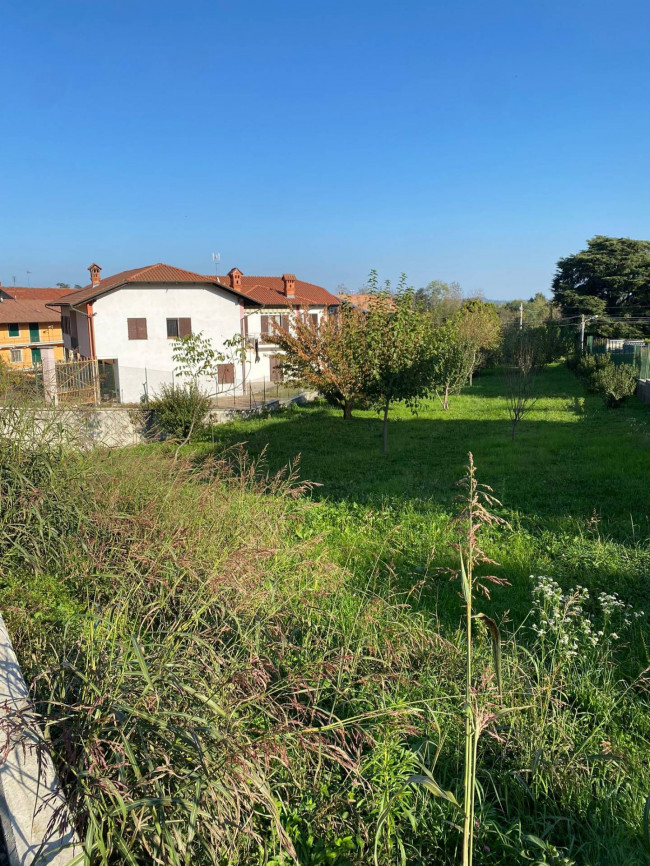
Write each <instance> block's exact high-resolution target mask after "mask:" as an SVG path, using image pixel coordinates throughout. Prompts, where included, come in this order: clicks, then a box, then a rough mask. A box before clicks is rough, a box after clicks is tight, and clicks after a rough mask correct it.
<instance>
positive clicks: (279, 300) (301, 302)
mask: <svg viewBox="0 0 650 866" xmlns="http://www.w3.org/2000/svg"><path fill="white" fill-rule="evenodd" d="M223 281H224V282H225V283H226V285H229V284H230V277H224V278H223ZM241 292H242V294H244V295H246V297H248V298H250V299H251V300H252V301H256V302H257V303H258V304H263V305H264V306H265V307H292V306H301V307H306V306H318V307H331V306H338V304H339V303H340V301H339V299H338V298H337V297H336V295H333V294H332V293H331V292H328V291H327V289H324V288H323V287H322V286H316V285H314V283H306V282H305V281H304V280H296V288H295V297H294V298H287V296H286V295H285V293H284V280H283V279H282V277H248V276H242V277H241Z"/></svg>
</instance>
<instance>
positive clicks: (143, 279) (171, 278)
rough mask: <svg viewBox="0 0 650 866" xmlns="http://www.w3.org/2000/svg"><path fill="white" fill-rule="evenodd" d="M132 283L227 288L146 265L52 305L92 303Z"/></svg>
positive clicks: (201, 277)
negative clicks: (113, 290) (199, 285)
mask: <svg viewBox="0 0 650 866" xmlns="http://www.w3.org/2000/svg"><path fill="white" fill-rule="evenodd" d="M133 283H204V284H205V283H212V284H214V285H221V286H223V288H229V287H228V286H227V285H225V284H223V283H220V282H218V281H217V279H216V278H215V277H211V276H206V275H205V274H196V273H194V272H193V271H185V270H183V269H182V268H175V267H172V265H165V264H163V262H158V263H157V264H155V265H147V266H146V267H144V268H133V269H132V270H129V271H120V273H119V274H113V275H112V276H110V277H105V278H104V279H103V280H101V281H100V282H99V283H98V284H97V285H96V286H93V285H92V284H90V285H88V286H84V288H83V289H78V290H77V291H76V292H68V293H67V294H66V295H64V296H63V297H62V298H60V299H57V300H56V301H55V302H54V303H56V305H57V306H61V305H67V304H83V303H85V302H86V301H92V300H93V299H94V298H97V297H99V295H103V294H105V293H106V292H110V291H111V289H116V288H117V287H118V286H123V285H131V284H133ZM229 291H233V289H229Z"/></svg>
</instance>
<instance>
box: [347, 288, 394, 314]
mask: <svg viewBox="0 0 650 866" xmlns="http://www.w3.org/2000/svg"><path fill="white" fill-rule="evenodd" d="M337 298H338V299H339V301H340V302H341V303H342V304H343V303H347V304H351V305H352V306H353V307H358V308H359V309H360V310H363V311H364V312H365V311H367V310H368V308H369V306H370V304H371V303H372V302H373V300H376V298H377V294H370V293H368V294H364V293H363V292H358V293H357V294H356V295H353V294H347V293H341V294H340V295H337ZM390 304H391V307H392V306H393V305H394V303H393V301H392V300H391V301H390Z"/></svg>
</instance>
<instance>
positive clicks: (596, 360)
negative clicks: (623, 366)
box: [576, 355, 613, 393]
mask: <svg viewBox="0 0 650 866" xmlns="http://www.w3.org/2000/svg"><path fill="white" fill-rule="evenodd" d="M609 366H613V361H612V359H611V358H610V356H609V355H583V356H582V357H581V358H580V359H579V361H578V362H577V365H576V372H577V374H578V376H580V378H581V379H582V380H583V381H584V384H585V387H586V389H587V390H588V391H592V392H594V393H598V390H599V389H598V387H597V385H596V381H595V377H596V375H597V374H598V373H599V372H600V371H601V370H605V369H606V368H607V367H609Z"/></svg>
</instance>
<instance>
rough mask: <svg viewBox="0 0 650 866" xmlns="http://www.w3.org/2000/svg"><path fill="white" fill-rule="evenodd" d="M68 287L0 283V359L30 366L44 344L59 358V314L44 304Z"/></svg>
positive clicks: (21, 366)
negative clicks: (37, 287) (2, 284)
mask: <svg viewBox="0 0 650 866" xmlns="http://www.w3.org/2000/svg"><path fill="white" fill-rule="evenodd" d="M68 291H69V290H68V289H54V288H42V289H32V288H28V287H25V286H12V287H10V288H9V287H6V288H5V287H2V286H0V360H2V361H3V362H4V363H5V364H7V365H9V366H10V367H12V368H13V369H15V370H24V369H30V368H32V367H33V366H34V364H38V363H40V361H41V350H42V349H43V348H44V347H48V346H51V347H52V348H53V349H54V358H55V360H57V361H60V360H62V359H63V335H62V333H61V315H60V313H59V311H58V310H56V309H53V308H52V307H49V306H47V304H48V303H50V302H52V301H55V300H57V299H58V298H60V297H61V296H62V295H66V294H68Z"/></svg>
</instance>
